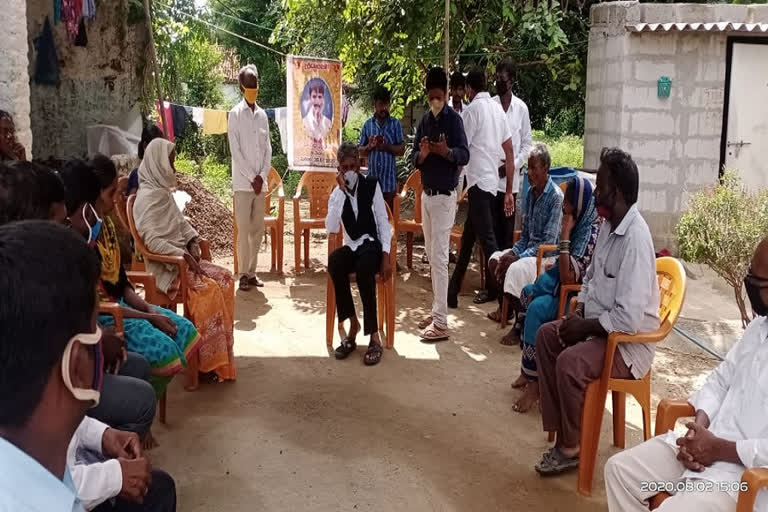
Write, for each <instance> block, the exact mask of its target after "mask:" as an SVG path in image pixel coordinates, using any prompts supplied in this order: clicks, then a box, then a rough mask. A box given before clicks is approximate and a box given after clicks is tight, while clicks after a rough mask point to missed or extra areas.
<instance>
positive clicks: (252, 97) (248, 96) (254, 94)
mask: <svg viewBox="0 0 768 512" xmlns="http://www.w3.org/2000/svg"><path fill="white" fill-rule="evenodd" d="M243 97H244V98H245V101H247V102H248V103H250V104H251V105H255V104H256V100H257V99H258V98H259V88H258V87H255V88H253V89H248V88H246V87H243Z"/></svg>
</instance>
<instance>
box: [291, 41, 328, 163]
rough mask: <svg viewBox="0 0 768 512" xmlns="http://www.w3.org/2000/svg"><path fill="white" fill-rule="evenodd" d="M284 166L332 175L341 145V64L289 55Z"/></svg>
mask: <svg viewBox="0 0 768 512" xmlns="http://www.w3.org/2000/svg"><path fill="white" fill-rule="evenodd" d="M286 64H287V65H286V69H287V77H286V83H287V88H288V91H287V107H288V166H289V167H290V168H292V169H295V170H300V171H335V170H336V151H337V150H338V148H339V144H340V143H341V117H342V116H341V110H342V109H341V62H340V61H338V60H330V59H319V58H315V57H300V56H296V55H289V56H288V57H287V63H286Z"/></svg>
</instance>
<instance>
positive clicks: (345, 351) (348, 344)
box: [334, 336, 357, 359]
mask: <svg viewBox="0 0 768 512" xmlns="http://www.w3.org/2000/svg"><path fill="white" fill-rule="evenodd" d="M356 349H357V343H355V337H354V336H347V337H346V338H344V339H343V340H341V345H339V346H338V347H336V350H334V355H335V356H336V359H346V358H347V357H348V356H349V354H351V353H352V352H354V351H355V350H356Z"/></svg>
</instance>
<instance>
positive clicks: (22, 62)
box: [0, 0, 32, 157]
mask: <svg viewBox="0 0 768 512" xmlns="http://www.w3.org/2000/svg"><path fill="white" fill-rule="evenodd" d="M0 26H2V27H3V29H4V30H3V42H2V44H0V63H2V64H1V65H0V110H5V111H6V112H8V113H10V114H11V115H12V116H13V121H14V124H15V125H16V133H17V135H18V139H19V142H21V143H22V144H23V145H24V147H25V148H26V150H27V157H30V156H31V155H32V130H31V127H30V117H29V113H30V105H29V73H28V71H27V69H28V65H29V64H28V58H27V6H26V2H25V0H5V2H3V6H2V9H0Z"/></svg>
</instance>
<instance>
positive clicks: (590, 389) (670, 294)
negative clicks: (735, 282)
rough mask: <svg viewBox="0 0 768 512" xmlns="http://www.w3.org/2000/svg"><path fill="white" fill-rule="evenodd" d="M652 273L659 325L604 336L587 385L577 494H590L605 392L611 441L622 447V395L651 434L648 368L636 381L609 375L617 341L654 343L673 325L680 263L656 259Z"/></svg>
mask: <svg viewBox="0 0 768 512" xmlns="http://www.w3.org/2000/svg"><path fill="white" fill-rule="evenodd" d="M656 275H657V277H658V282H659V297H660V303H659V320H660V322H661V323H660V326H659V328H658V329H656V330H655V331H653V332H648V333H639V334H633V335H630V334H624V333H621V332H613V333H611V334H610V335H609V336H608V340H607V343H606V349H605V361H604V364H603V373H602V376H601V377H600V378H599V379H598V380H595V381H593V382H591V383H590V384H589V385H588V386H587V391H586V396H585V400H584V412H583V413H582V419H581V455H580V461H579V478H578V489H579V493H580V494H582V495H584V496H590V495H591V494H592V480H593V478H594V473H595V462H596V460H597V448H598V444H599V442H600V427H601V425H602V423H603V413H604V411H605V398H606V396H607V395H608V391H609V390H610V391H611V392H612V399H613V444H614V446H617V447H619V448H624V434H625V428H626V425H625V406H626V403H625V402H626V394H627V393H629V394H631V395H632V396H634V397H635V399H636V400H637V401H638V403H639V404H640V407H641V408H642V409H643V437H644V439H645V440H646V441H647V440H648V439H650V437H651V371H650V370H649V371H648V374H647V375H646V376H645V377H643V378H642V379H640V380H633V379H614V378H612V377H611V370H612V368H613V357H614V354H615V353H616V347H618V345H619V343H655V342H659V341H661V340H663V339H664V338H666V337H667V335H668V334H669V332H670V331H671V330H672V328H673V327H674V326H675V323H676V322H677V318H678V316H679V315H680V311H681V310H682V309H683V302H684V300H685V290H686V277H685V269H684V268H683V265H682V264H681V263H680V262H679V261H678V260H676V259H675V258H671V257H663V258H657V259H656Z"/></svg>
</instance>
